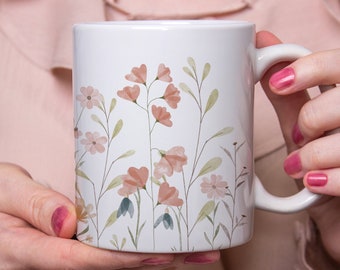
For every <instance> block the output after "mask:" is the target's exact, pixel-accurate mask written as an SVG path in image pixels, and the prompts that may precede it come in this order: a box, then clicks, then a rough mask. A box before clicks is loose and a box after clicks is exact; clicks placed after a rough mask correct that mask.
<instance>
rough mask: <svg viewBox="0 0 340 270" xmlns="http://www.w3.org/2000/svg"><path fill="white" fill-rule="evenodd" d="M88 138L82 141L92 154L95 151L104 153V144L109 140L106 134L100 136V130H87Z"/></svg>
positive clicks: (86, 135)
mask: <svg viewBox="0 0 340 270" xmlns="http://www.w3.org/2000/svg"><path fill="white" fill-rule="evenodd" d="M85 137H86V139H82V140H81V141H80V142H81V144H83V145H84V146H85V149H86V151H88V152H90V153H91V154H92V155H93V154H95V153H97V152H98V153H103V152H104V151H105V147H104V145H103V144H105V143H106V142H107V138H106V137H104V136H101V137H100V134H99V133H98V132H94V133H92V132H86V133H85Z"/></svg>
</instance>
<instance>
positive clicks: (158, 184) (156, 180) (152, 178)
mask: <svg viewBox="0 0 340 270" xmlns="http://www.w3.org/2000/svg"><path fill="white" fill-rule="evenodd" d="M151 181H152V183H154V184H156V185H157V186H160V185H161V182H160V181H159V179H157V178H156V177H153V176H152V177H151Z"/></svg>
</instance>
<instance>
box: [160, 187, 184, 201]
mask: <svg viewBox="0 0 340 270" xmlns="http://www.w3.org/2000/svg"><path fill="white" fill-rule="evenodd" d="M158 203H160V204H165V205H171V206H181V205H183V200H182V199H179V198H178V190H177V189H176V188H175V187H170V186H169V184H168V183H167V182H164V183H162V184H161V185H160V187H159V192H158Z"/></svg>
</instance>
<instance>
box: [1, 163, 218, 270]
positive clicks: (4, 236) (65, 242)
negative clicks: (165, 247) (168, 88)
mask: <svg viewBox="0 0 340 270" xmlns="http://www.w3.org/2000/svg"><path fill="white" fill-rule="evenodd" d="M0 190H1V196H0V265H1V269H121V268H134V267H142V266H148V265H165V264H172V265H179V264H183V263H212V262H215V261H217V260H218V259H219V252H217V251H216V252H206V253H195V254H182V255H178V256H175V255H173V254H140V253H124V252H113V251H109V250H104V249H98V248H94V247H90V246H88V245H85V244H83V243H81V242H79V241H77V240H72V239H70V238H71V237H72V236H73V235H74V233H75V229H76V213H75V207H74V205H73V203H72V202H71V201H70V200H69V199H67V198H66V197H65V196H63V195H62V194H60V193H57V192H55V191H53V190H51V189H48V188H46V187H44V186H42V185H40V184H38V183H36V182H34V181H33V180H32V178H31V176H30V175H29V174H28V173H27V172H26V171H25V170H24V169H22V168H21V167H19V166H16V165H13V164H6V163H0ZM143 269H144V268H143Z"/></svg>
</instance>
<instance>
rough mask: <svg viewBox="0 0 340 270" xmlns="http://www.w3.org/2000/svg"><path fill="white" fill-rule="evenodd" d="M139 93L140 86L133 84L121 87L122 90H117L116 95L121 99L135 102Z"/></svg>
mask: <svg viewBox="0 0 340 270" xmlns="http://www.w3.org/2000/svg"><path fill="white" fill-rule="evenodd" d="M139 93H140V88H139V86H138V85H134V86H132V87H131V86H126V87H124V88H123V90H119V91H117V95H118V96H119V97H121V98H123V99H126V100H129V101H132V102H136V100H137V98H138V96H139Z"/></svg>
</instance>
